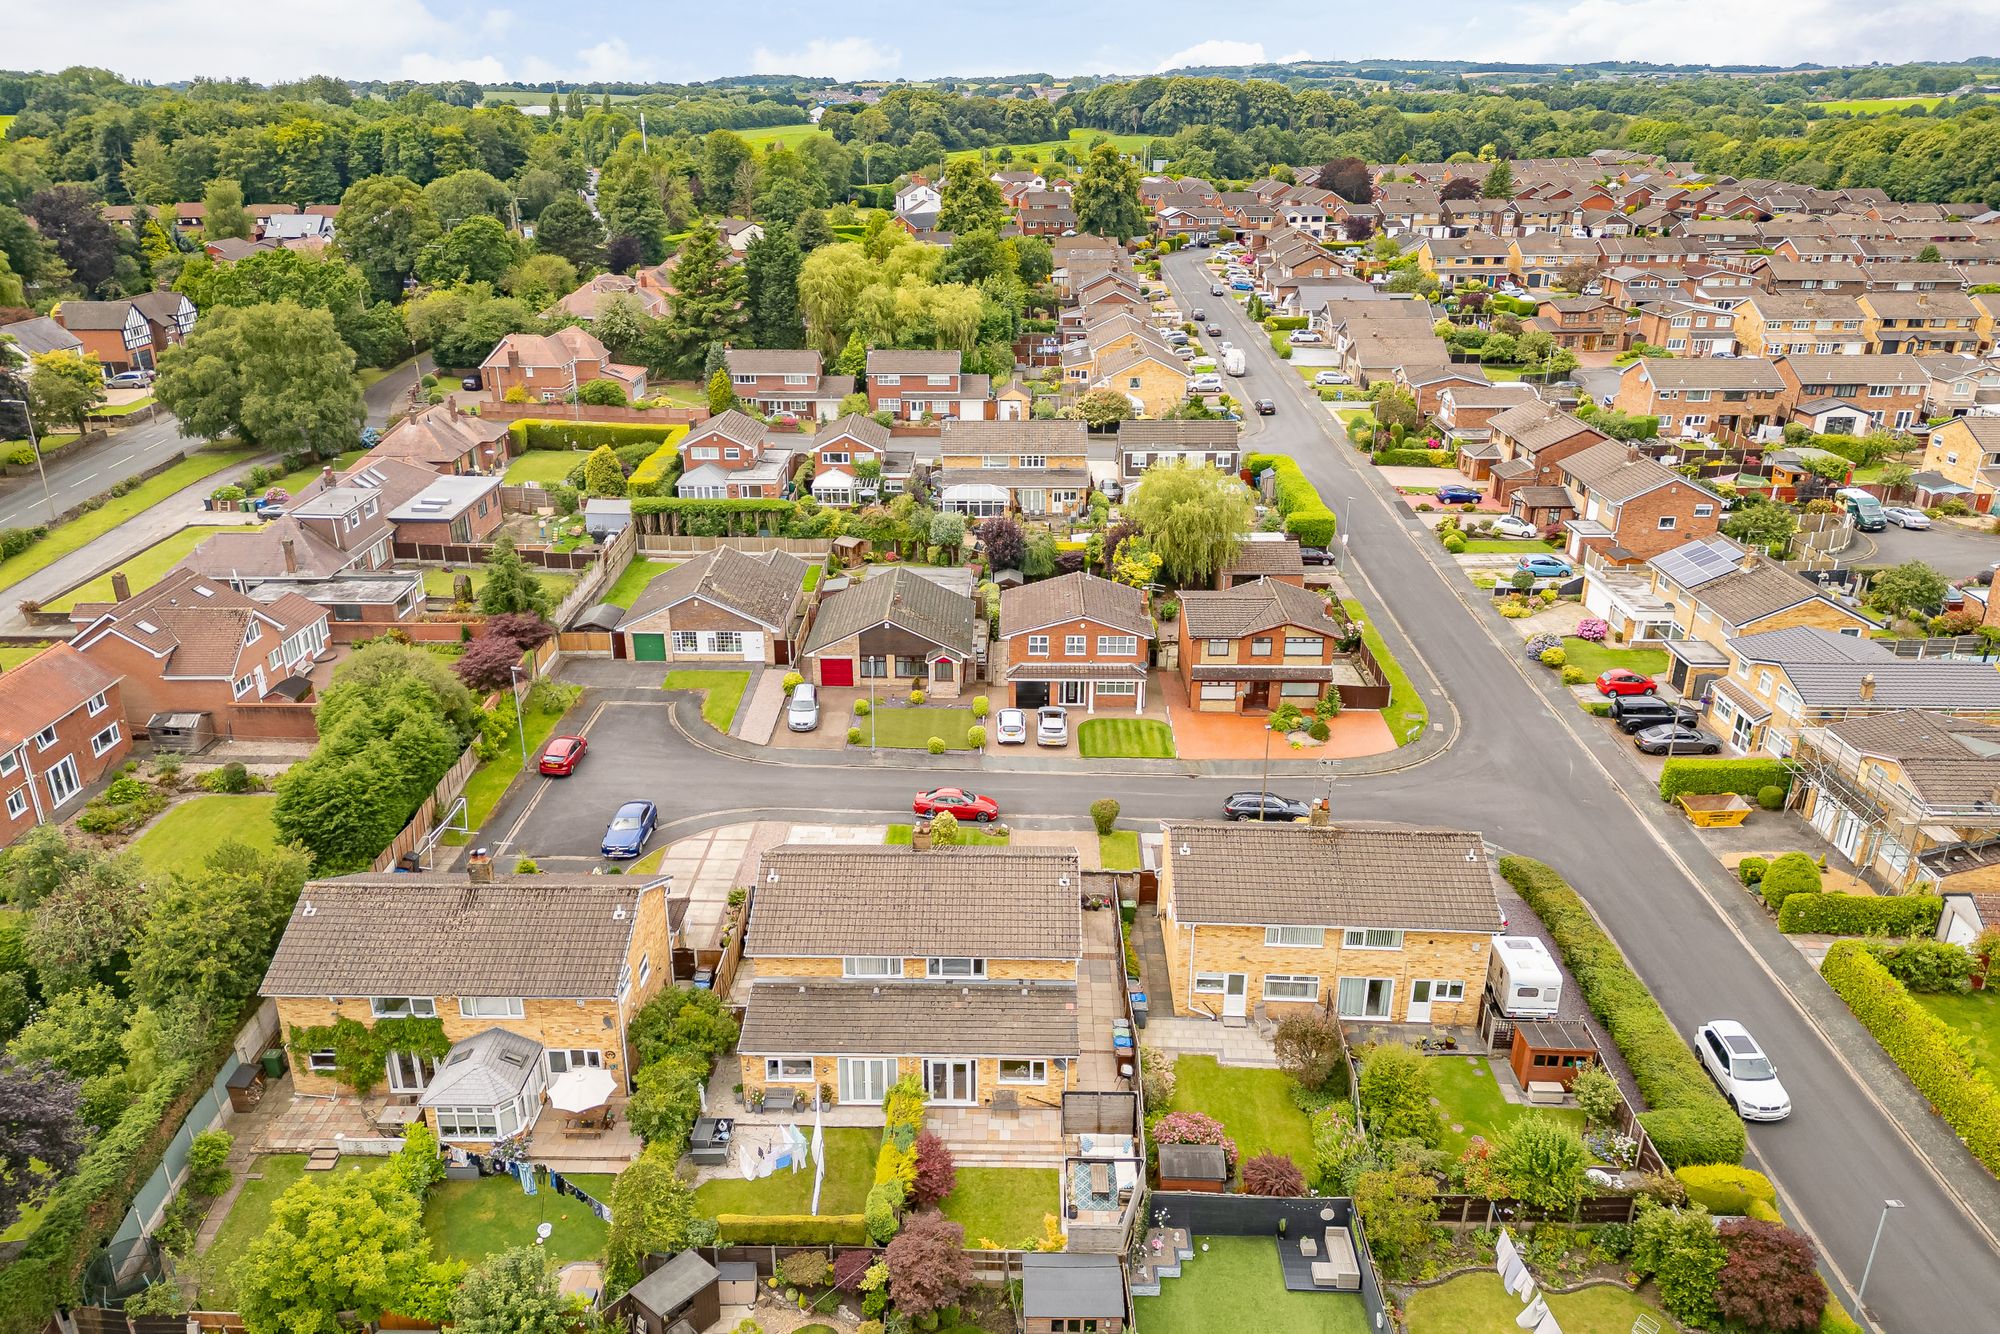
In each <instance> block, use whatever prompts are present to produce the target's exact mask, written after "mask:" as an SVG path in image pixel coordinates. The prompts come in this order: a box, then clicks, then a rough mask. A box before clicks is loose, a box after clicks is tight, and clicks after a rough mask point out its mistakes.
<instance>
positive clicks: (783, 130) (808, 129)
mask: <svg viewBox="0 0 2000 1334" xmlns="http://www.w3.org/2000/svg"><path fill="white" fill-rule="evenodd" d="M735 133H736V134H739V135H741V136H743V142H744V143H746V144H750V145H752V146H754V147H757V148H765V149H768V148H771V147H773V146H776V147H781V148H797V147H798V146H799V145H800V144H802V143H804V142H805V141H806V140H808V139H810V138H812V137H813V136H814V135H816V134H826V131H825V130H822V129H821V128H820V127H819V126H817V125H762V126H759V127H758V128H756V129H754V130H737V131H735ZM828 137H829V138H830V137H831V136H828Z"/></svg>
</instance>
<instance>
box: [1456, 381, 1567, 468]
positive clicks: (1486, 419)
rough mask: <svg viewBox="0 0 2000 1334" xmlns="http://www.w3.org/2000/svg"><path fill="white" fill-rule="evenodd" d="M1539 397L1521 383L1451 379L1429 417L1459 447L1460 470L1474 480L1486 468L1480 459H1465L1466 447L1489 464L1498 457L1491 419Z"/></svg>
mask: <svg viewBox="0 0 2000 1334" xmlns="http://www.w3.org/2000/svg"><path fill="white" fill-rule="evenodd" d="M1539 401H1540V400H1538V399H1537V398H1536V397H1535V391H1534V390H1533V389H1531V388H1529V387H1528V386H1527V385H1524V384H1459V383H1456V382H1452V383H1449V384H1447V385H1445V387H1444V388H1442V389H1440V390H1439V391H1438V394H1437V411H1436V412H1435V413H1433V414H1432V419H1433V420H1434V421H1435V422H1436V423H1437V425H1438V427H1439V429H1441V430H1442V431H1443V432H1444V433H1445V434H1446V435H1447V436H1448V437H1450V439H1451V440H1452V442H1453V443H1454V444H1456V445H1457V446H1458V447H1459V451H1460V454H1459V460H1458V467H1459V471H1460V472H1464V473H1465V474H1466V475H1467V476H1469V477H1471V478H1473V479H1474V480H1475V481H1477V480H1479V479H1480V478H1483V477H1485V476H1486V470H1485V468H1484V467H1482V466H1481V464H1480V460H1479V459H1472V460H1468V459H1467V458H1466V457H1465V451H1466V450H1467V449H1468V448H1470V449H1472V450H1473V452H1474V453H1475V454H1480V455H1483V456H1484V459H1485V462H1486V464H1487V465H1489V466H1490V464H1491V463H1492V461H1493V460H1495V459H1497V458H1498V453H1497V452H1496V451H1492V450H1491V448H1490V447H1491V444H1492V439H1493V419H1494V418H1495V417H1498V416H1500V415H1501V414H1502V413H1505V412H1508V411H1511V410H1512V409H1514V408H1518V407H1526V406H1529V405H1531V404H1534V403H1537V402H1539ZM1482 445H1484V446H1488V449H1486V450H1481V449H1480V448H1479V447H1480V446H1482ZM1474 469H1477V471H1474Z"/></svg>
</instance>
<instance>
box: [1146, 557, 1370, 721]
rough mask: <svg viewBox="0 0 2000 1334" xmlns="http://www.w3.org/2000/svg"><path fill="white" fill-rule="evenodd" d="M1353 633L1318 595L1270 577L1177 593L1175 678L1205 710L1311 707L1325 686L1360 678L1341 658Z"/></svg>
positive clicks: (1325, 688)
mask: <svg viewBox="0 0 2000 1334" xmlns="http://www.w3.org/2000/svg"><path fill="white" fill-rule="evenodd" d="M1350 633H1351V631H1350V629H1349V627H1348V626H1347V624H1346V622H1344V621H1342V620H1340V619H1339V618H1337V617H1336V616H1334V615H1333V613H1332V612H1330V611H1328V609H1327V604H1326V599H1325V598H1322V597H1321V596H1320V595H1319V594H1318V593H1314V592H1311V591H1309V590H1307V589H1304V588H1299V587H1296V586H1295V585H1292V584H1288V583H1281V582H1279V581H1277V580H1274V579H1259V580H1257V581H1256V582H1254V583H1248V584H1238V585H1237V586H1236V587H1234V588H1227V589H1219V590H1217V591H1215V592H1195V591H1192V590H1190V591H1187V592H1184V593H1183V594H1181V615H1180V663H1181V680H1182V683H1183V685H1184V687H1185V689H1186V690H1187V697H1188V701H1189V703H1190V704H1192V705H1193V706H1194V707H1195V708H1196V709H1198V710H1200V711H1202V712H1203V713H1245V712H1250V711H1253V710H1256V711H1261V710H1268V709H1275V708H1277V707H1278V706H1279V705H1280V704H1296V705H1298V706H1299V707H1300V708H1302V709H1306V710H1308V711H1310V710H1311V709H1312V708H1313V707H1314V706H1315V705H1317V704H1318V703H1319V700H1320V697H1321V696H1322V695H1324V694H1325V693H1326V692H1327V689H1328V688H1329V687H1331V686H1337V685H1340V684H1343V683H1344V682H1348V681H1352V682H1354V683H1356V684H1358V683H1359V678H1358V677H1357V676H1355V675H1354V669H1353V668H1352V667H1351V666H1349V665H1348V664H1347V663H1345V662H1343V661H1341V660H1340V644H1341V641H1342V640H1343V639H1345V638H1346V637H1347V636H1348V635H1349V634H1350Z"/></svg>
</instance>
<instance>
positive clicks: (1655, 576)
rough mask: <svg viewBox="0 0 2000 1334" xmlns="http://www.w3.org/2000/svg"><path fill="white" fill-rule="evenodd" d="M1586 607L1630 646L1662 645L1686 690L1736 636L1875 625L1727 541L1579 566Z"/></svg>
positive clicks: (1848, 630) (1853, 631) (1852, 630)
mask: <svg viewBox="0 0 2000 1334" xmlns="http://www.w3.org/2000/svg"><path fill="white" fill-rule="evenodd" d="M1583 605H1584V607H1585V608H1586V609H1588V610H1589V611H1590V612H1591V614H1593V615H1595V616H1600V617H1602V618H1603V619H1604V620H1606V621H1609V622H1610V623H1611V628H1612V629H1613V630H1614V631H1616V632H1618V633H1619V634H1621V635H1623V636H1624V638H1625V640H1626V641H1627V642H1628V643H1631V642H1637V641H1639V640H1660V641H1665V642H1666V644H1667V649H1668V651H1669V652H1670V653H1671V654H1672V655H1673V658H1674V664H1673V666H1672V668H1671V669H1670V680H1671V681H1672V684H1673V685H1674V687H1675V688H1676V689H1678V690H1681V691H1683V692H1689V689H1690V685H1691V678H1692V675H1693V674H1695V673H1698V671H1699V670H1700V666H1701V665H1704V664H1705V665H1709V666H1714V665H1716V664H1719V663H1721V662H1722V661H1724V658H1723V656H1722V652H1723V646H1724V645H1725V644H1726V643H1727V642H1728V641H1729V640H1731V639H1733V638H1735V637H1736V636H1738V635H1743V634H1752V633H1756V632H1758V631H1762V630H1778V629H1782V628H1784V627H1786V626H1792V625H1810V626H1817V627H1819V628H1820V629H1823V630H1833V631H1835V632H1837V633H1840V634H1847V635H1858V634H1861V633H1863V632H1864V631H1867V630H1872V629H1873V628H1874V622H1872V621H1870V620H1869V619H1868V618H1867V617H1865V616H1863V615H1861V614H1860V613H1859V612H1855V611H1850V610H1849V609H1848V608H1846V607H1843V606H1841V605H1840V604H1839V603H1838V602H1835V601H1834V600H1833V599H1832V598H1831V597H1829V596H1827V594H1826V592H1825V590H1824V589H1822V588H1821V587H1820V585H1818V584H1816V583H1813V582H1812V581H1811V580H1809V579H1802V578H1800V577H1799V576H1798V575H1795V574H1793V573H1791V572H1790V571H1789V570H1787V569H1785V568H1784V567H1783V566H1782V565H1778V564H1776V563H1775V562H1773V561H1770V560H1767V559H1765V558H1764V557H1762V556H1757V555H1752V554H1750V553H1748V552H1746V551H1744V549H1743V548H1741V547H1739V546H1737V545H1736V544H1735V543H1734V542H1731V541H1730V540H1729V539H1728V538H1726V537H1721V536H1716V537H1707V538H1700V539H1697V540H1695V541H1692V542H1685V543H1682V544H1681V545H1679V546H1676V547H1672V548H1670V549H1668V550H1666V551H1663V552H1661V553H1660V554H1659V555H1657V556H1654V557H1653V558H1652V559H1651V560H1649V561H1647V562H1646V563H1645V564H1644V565H1637V566H1623V567H1618V566H1611V565H1605V564H1601V563H1597V562H1592V563H1591V564H1588V565H1586V566H1585V567H1584V572H1583Z"/></svg>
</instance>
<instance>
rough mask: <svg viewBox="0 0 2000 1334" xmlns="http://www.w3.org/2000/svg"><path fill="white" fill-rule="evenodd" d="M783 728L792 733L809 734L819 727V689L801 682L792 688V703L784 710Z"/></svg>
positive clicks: (810, 683)
mask: <svg viewBox="0 0 2000 1334" xmlns="http://www.w3.org/2000/svg"><path fill="white" fill-rule="evenodd" d="M785 726H786V727H789V728H790V729H791V730H792V731H794V732H810V731H812V730H813V729H814V728H816V727H818V726H819V687H818V686H816V685H814V684H813V683H812V682H810V681H801V682H799V684H798V685H796V686H794V687H792V702H791V703H790V704H789V705H787V706H786V708H785Z"/></svg>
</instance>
